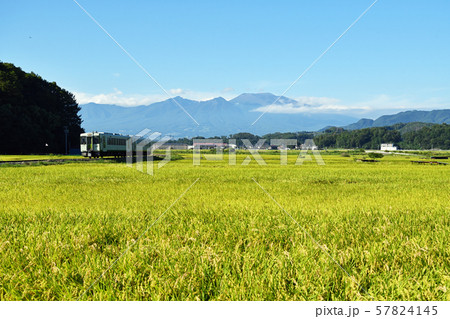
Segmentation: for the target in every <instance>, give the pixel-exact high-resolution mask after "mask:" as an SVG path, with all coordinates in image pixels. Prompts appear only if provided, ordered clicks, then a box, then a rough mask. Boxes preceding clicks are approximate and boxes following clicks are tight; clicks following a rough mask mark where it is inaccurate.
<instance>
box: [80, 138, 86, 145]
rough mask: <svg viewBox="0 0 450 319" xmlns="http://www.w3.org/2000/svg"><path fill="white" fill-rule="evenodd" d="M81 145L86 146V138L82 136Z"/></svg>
mask: <svg viewBox="0 0 450 319" xmlns="http://www.w3.org/2000/svg"><path fill="white" fill-rule="evenodd" d="M80 144H83V145H84V144H86V136H81V137H80Z"/></svg>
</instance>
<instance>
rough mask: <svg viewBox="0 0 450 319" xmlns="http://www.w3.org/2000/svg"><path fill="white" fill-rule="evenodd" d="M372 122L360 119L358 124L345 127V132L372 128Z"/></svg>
mask: <svg viewBox="0 0 450 319" xmlns="http://www.w3.org/2000/svg"><path fill="white" fill-rule="evenodd" d="M373 122H374V120H371V119H360V120H359V121H358V122H356V123H353V124H350V125H347V126H345V127H344V128H345V129H346V130H359V129H362V128H368V127H372V125H373Z"/></svg>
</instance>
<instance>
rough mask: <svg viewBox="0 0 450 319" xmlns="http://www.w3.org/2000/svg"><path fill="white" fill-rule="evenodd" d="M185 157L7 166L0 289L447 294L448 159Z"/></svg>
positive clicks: (312, 296) (212, 295)
mask: <svg viewBox="0 0 450 319" xmlns="http://www.w3.org/2000/svg"><path fill="white" fill-rule="evenodd" d="M183 156H184V157H185V158H184V159H181V160H177V161H173V162H170V163H169V164H167V165H166V166H164V167H163V168H161V169H156V168H155V173H154V175H153V176H151V175H148V174H144V173H141V172H139V171H137V170H136V169H134V168H129V167H126V165H125V164H123V163H100V162H87V163H86V162H83V163H68V164H64V165H48V166H17V167H1V166H0V203H1V205H0V225H1V227H0V299H1V300H77V299H81V300H373V299H375V300H450V246H449V233H450V218H449V212H450V195H449V194H450V187H449V177H450V170H449V169H450V167H449V166H444V165H443V166H435V165H414V164H411V163H410V160H412V159H418V158H415V157H408V156H385V157H384V158H382V159H381V160H380V162H377V163H360V162H355V161H354V158H353V157H350V158H349V157H342V156H339V155H323V159H324V161H325V164H326V165H324V166H319V165H317V164H316V163H315V162H314V161H312V162H305V163H304V164H303V165H294V162H295V160H296V155H290V156H289V161H288V165H285V166H281V165H279V156H278V155H276V154H267V155H263V157H264V159H265V160H266V162H267V164H268V165H265V166H261V165H258V164H256V162H255V161H251V162H250V163H249V165H240V163H241V162H242V161H243V160H244V158H245V157H246V155H245V154H244V155H238V156H237V164H238V165H235V166H229V165H228V162H227V161H206V160H202V162H201V165H200V166H194V165H192V156H191V155H189V154H183ZM197 179H198V180H197ZM196 180H197V182H196V183H195V184H194V185H192V184H193V183H194V182H195V181H196ZM256 182H257V183H259V185H258V184H257V183H256ZM191 185H192V187H191V188H190V189H189V190H188V191H187V192H186V193H185V195H184V196H182V197H181V198H179V197H180V195H182V194H183V192H185V191H186V190H187V189H188V187H189V186H191ZM261 187H262V188H263V189H264V190H263V189H262V188H261ZM266 192H267V193H266ZM269 195H270V196H269ZM178 198H179V200H178V201H177V202H175V201H176V200H177V199H178ZM275 201H276V202H277V203H278V204H279V205H278V204H277V203H276V202H275ZM174 202H175V203H174ZM172 204H173V205H172ZM171 205H172V206H171ZM280 206H281V207H282V208H283V209H282V208H280ZM168 208H170V209H168ZM164 212H165V214H163V213H164ZM161 214H163V215H162V216H161V218H160V219H159V220H157V218H158V217H159V216H160V215H161ZM288 214H289V215H290V216H291V217H292V218H291V217H290V216H289V215H288ZM155 220H157V222H156V223H154V222H155ZM294 220H295V222H294ZM152 225H153V226H152ZM150 226H151V227H150ZM147 229H148V231H147V232H145V233H144V234H143V232H144V231H145V230H147ZM141 234H143V235H142V237H139V236H140V235H141ZM312 238H313V239H314V240H313V239H312ZM136 239H138V241H137V242H136ZM127 247H130V248H129V250H128V251H126V249H127ZM124 252H125V253H124ZM121 254H123V255H121ZM119 256H121V258H119V259H117V258H118V257H119ZM338 264H339V265H338ZM109 267H110V269H109V270H108V271H107V272H106V273H105V274H104V276H103V277H101V278H100V279H99V280H98V281H96V280H97V279H98V278H99V276H101V274H102V273H103V272H104V271H105V270H107V269H108V268H109ZM341 267H342V268H341Z"/></svg>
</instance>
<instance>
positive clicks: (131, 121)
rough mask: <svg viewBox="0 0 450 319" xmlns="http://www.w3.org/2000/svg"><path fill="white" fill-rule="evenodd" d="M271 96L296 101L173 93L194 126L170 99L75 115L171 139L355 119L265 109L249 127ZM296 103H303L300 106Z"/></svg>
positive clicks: (105, 126)
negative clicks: (193, 96) (201, 97)
mask: <svg viewBox="0 0 450 319" xmlns="http://www.w3.org/2000/svg"><path fill="white" fill-rule="evenodd" d="M277 99H278V101H277V103H276V104H280V105H282V104H294V105H299V102H297V101H296V100H293V99H289V98H287V97H278V96H275V95H273V94H270V93H244V94H241V95H239V96H238V97H236V98H234V99H232V100H229V101H227V100H225V99H224V98H222V97H217V98H215V99H212V100H208V101H194V100H188V99H184V98H182V97H179V96H177V97H175V98H174V100H175V101H176V102H178V104H180V105H181V106H182V107H183V108H184V109H185V110H186V111H187V112H188V113H189V114H191V115H192V117H193V118H194V119H195V120H196V121H197V122H198V124H199V125H197V124H196V123H195V122H194V121H193V120H192V119H191V118H190V117H189V116H188V115H187V114H186V113H185V112H184V111H183V110H182V109H181V108H180V107H179V105H177V103H176V102H175V101H174V100H172V99H168V100H165V101H161V102H157V103H153V104H150V105H141V106H136V107H122V106H117V105H108V104H95V103H89V104H84V105H80V106H81V112H80V113H81V117H82V119H83V127H84V129H85V130H86V131H106V132H114V133H123V134H136V133H138V132H139V131H140V130H142V129H145V128H148V129H150V130H152V131H158V132H161V133H163V134H168V135H171V136H173V137H185V136H190V137H192V136H199V135H200V136H205V137H211V136H224V135H229V134H234V133H237V132H249V133H253V134H258V135H263V134H267V133H272V132H297V131H316V130H318V129H319V128H321V127H323V126H325V125H334V126H343V125H347V124H349V123H352V122H354V121H355V120H356V119H355V118H354V117H350V116H346V115H339V114H335V113H330V114H324V113H320V114H317V113H295V114H274V113H267V114H265V115H264V116H262V117H261V119H260V120H258V121H257V123H256V124H255V125H252V123H253V122H254V121H255V120H256V119H257V118H258V116H260V115H261V112H257V111H254V110H255V109H256V108H258V107H262V106H266V105H270V104H273V103H274V101H275V100H277ZM301 106H306V107H307V105H304V104H302V105H301Z"/></svg>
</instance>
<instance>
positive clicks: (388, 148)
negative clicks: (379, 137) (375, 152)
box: [380, 144, 397, 151]
mask: <svg viewBox="0 0 450 319" xmlns="http://www.w3.org/2000/svg"><path fill="white" fill-rule="evenodd" d="M380 150H382V151H396V150H397V146H394V144H381V147H380Z"/></svg>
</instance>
